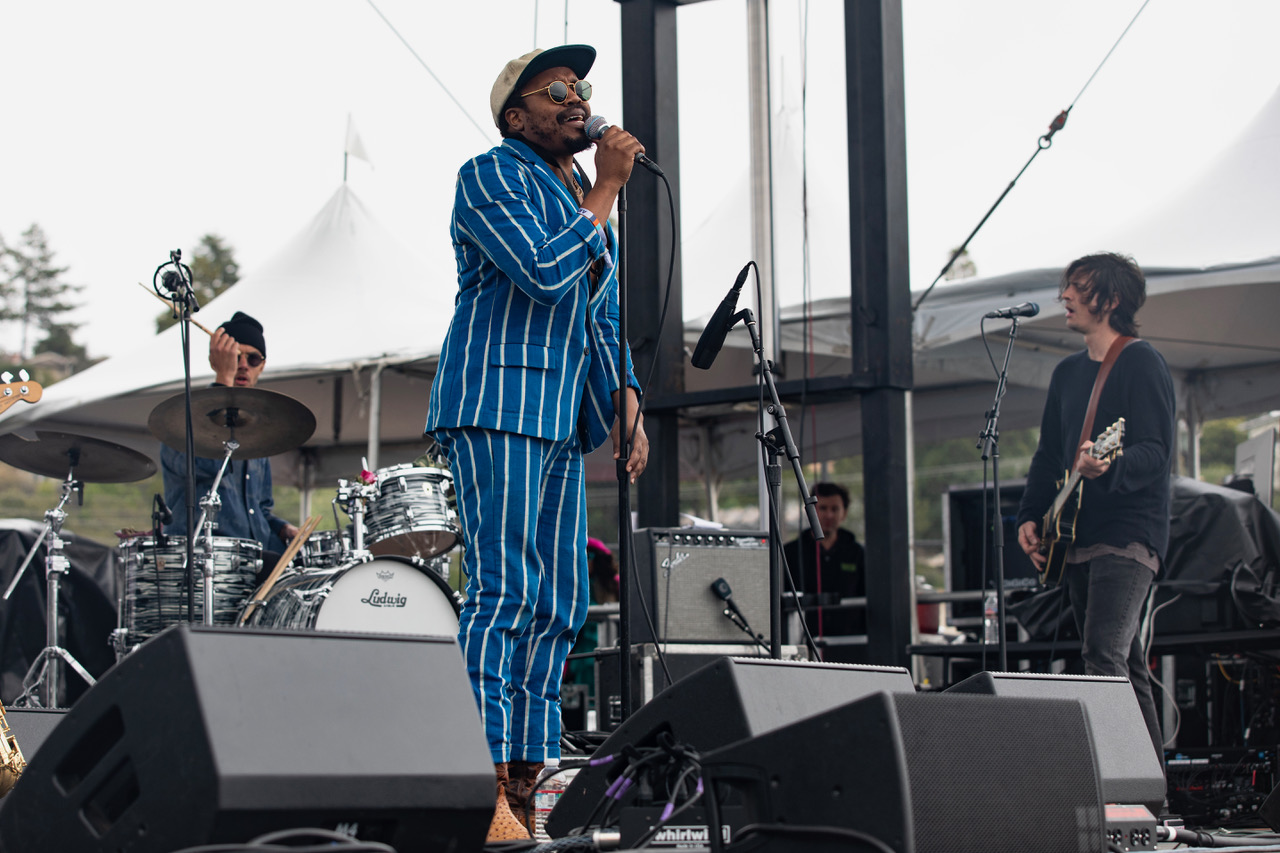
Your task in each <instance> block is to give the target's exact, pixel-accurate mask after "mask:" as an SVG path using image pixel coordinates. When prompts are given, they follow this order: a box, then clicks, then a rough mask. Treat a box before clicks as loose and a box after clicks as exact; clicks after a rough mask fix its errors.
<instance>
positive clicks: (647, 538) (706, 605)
mask: <svg viewBox="0 0 1280 853" xmlns="http://www.w3.org/2000/svg"><path fill="white" fill-rule="evenodd" d="M632 541H633V542H634V544H635V558H636V565H637V566H638V567H639V576H640V577H639V583H638V584H637V589H636V590H635V593H636V594H635V595H632V596H630V599H629V601H630V615H631V641H632V642H633V643H653V642H664V643H741V642H743V641H744V640H747V636H746V635H745V634H744V633H743V632H742V630H741V629H739V628H738V627H737V626H735V625H734V624H733V623H732V622H730V621H729V619H728V617H726V616H725V615H724V602H723V601H722V600H721V599H719V598H717V597H716V595H715V593H713V592H712V591H711V584H712V582H714V581H716V580H717V579H719V578H724V579H725V580H726V581H727V582H728V583H729V588H730V589H731V590H732V592H733V600H734V601H735V602H737V604H738V608H739V609H740V610H741V611H742V614H743V616H745V617H746V619H747V622H748V624H750V626H751V627H752V629H753V630H754V631H755V632H756V633H757V634H763V635H764V640H765V642H766V643H768V642H769V538H768V536H766V535H765V534H764V533H760V532H758V531H746V530H710V529H706V528H697V527H673V528H657V527H650V528H645V529H643V530H637V531H636V532H635V536H634V538H633V539H632ZM641 597H643V599H644V603H645V604H647V605H648V610H649V615H650V617H651V618H652V619H653V626H652V627H650V625H649V620H648V619H646V618H645V611H644V610H643V609H642V608H641V603H640V601H639V599H640V598H641ZM655 632H656V637H655Z"/></svg>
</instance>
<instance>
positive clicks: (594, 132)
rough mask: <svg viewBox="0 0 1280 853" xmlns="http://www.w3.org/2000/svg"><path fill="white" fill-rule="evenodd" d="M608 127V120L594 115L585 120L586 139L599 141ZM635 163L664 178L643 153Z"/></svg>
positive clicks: (637, 156) (638, 155) (656, 165)
mask: <svg viewBox="0 0 1280 853" xmlns="http://www.w3.org/2000/svg"><path fill="white" fill-rule="evenodd" d="M609 127H610V124H609V120H608V119H607V118H605V117H604V116H602V115H594V116H592V117H591V118H589V119H587V139H593V140H595V139H600V138H601V137H602V136H604V132H605V131H606V130H608V129H609ZM636 162H637V163H639V164H640V165H641V166H644V167H645V168H646V169H648V170H649V171H650V172H653V173H654V174H655V175H659V176H661V177H666V175H664V174H663V172H662V170H661V169H659V168H658V164H657V163H655V162H653V161H652V160H650V159H649V158H648V157H646V156H645V155H644V153H643V152H641V153H639V154H637V155H636Z"/></svg>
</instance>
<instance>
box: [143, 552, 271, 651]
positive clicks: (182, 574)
mask: <svg viewBox="0 0 1280 853" xmlns="http://www.w3.org/2000/svg"><path fill="white" fill-rule="evenodd" d="M160 541H163V542H164V544H163V545H161V544H159V543H160ZM202 547H203V545H197V546H196V549H197V550H196V555H195V556H196V566H197V569H196V571H195V587H194V591H193V598H194V600H195V621H196V622H197V623H202V622H204V575H203V573H202V572H201V571H200V569H199V568H198V567H199V565H200V558H201V557H202V556H203V552H202V551H201V548H202ZM120 557H121V564H122V565H123V566H124V583H123V584H122V585H121V589H122V590H123V592H122V594H121V597H120V600H119V602H118V603H119V610H118V618H119V624H118V628H119V629H120V630H122V631H123V632H124V637H123V641H124V644H125V648H126V649H132V648H133V647H134V646H136V645H138V644H139V643H141V642H144V641H145V640H148V639H150V638H151V637H153V636H155V635H156V634H158V633H160V632H161V631H163V630H164V629H165V628H168V627H169V626H170V625H175V624H177V623H179V622H186V621H188V620H187V571H186V564H187V537H185V536H165V537H162V539H157V538H156V537H153V536H143V537H139V538H137V539H131V540H129V541H127V542H123V543H121V545H120ZM261 568H262V545H261V543H259V542H257V541H256V540H253V539H232V538H230V537H227V536H215V537H213V624H215V625H235V624H236V619H237V616H238V615H239V613H240V608H241V606H242V605H243V604H244V603H245V601H246V600H248V598H249V596H250V595H252V594H253V590H254V589H255V587H256V581H257V576H258V571H259V569H261Z"/></svg>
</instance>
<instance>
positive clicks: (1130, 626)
mask: <svg viewBox="0 0 1280 853" xmlns="http://www.w3.org/2000/svg"><path fill="white" fill-rule="evenodd" d="M1154 576H1155V573H1154V572H1152V571H1151V569H1149V568H1147V567H1146V566H1144V565H1142V564H1141V563H1138V562H1135V561H1134V560H1130V559H1128V558H1126V557H1117V556H1113V555H1110V554H1104V555H1102V556H1099V557H1094V558H1093V559H1092V560H1090V561H1089V562H1087V563H1068V564H1067V567H1066V571H1065V572H1064V573H1063V585H1064V586H1065V587H1066V588H1067V597H1068V600H1069V601H1070V602H1071V610H1072V612H1073V613H1074V614H1075V619H1076V627H1078V628H1079V629H1080V637H1081V639H1082V645H1081V650H1080V656H1081V657H1083V658H1084V665H1085V673H1086V674H1088V675H1118V676H1120V677H1122V678H1128V679H1129V682H1130V683H1131V684H1132V685H1133V692H1134V693H1135V694H1136V695H1137V697H1138V707H1140V708H1141V709H1142V717H1143V719H1144V720H1145V721H1146V724H1147V731H1148V732H1149V733H1150V734H1151V743H1152V746H1154V747H1155V751H1156V757H1157V758H1158V759H1159V761H1160V766H1161V767H1164V736H1163V735H1162V734H1161V733H1160V717H1159V715H1158V714H1157V713H1156V702H1155V698H1154V697H1153V696H1152V694H1151V671H1150V670H1149V669H1148V668H1147V660H1146V656H1145V655H1143V654H1142V643H1141V641H1140V640H1139V638H1138V625H1139V623H1140V622H1141V620H1142V610H1143V605H1144V604H1145V603H1146V600H1147V590H1148V589H1149V588H1150V587H1151V581H1152V579H1153V578H1154Z"/></svg>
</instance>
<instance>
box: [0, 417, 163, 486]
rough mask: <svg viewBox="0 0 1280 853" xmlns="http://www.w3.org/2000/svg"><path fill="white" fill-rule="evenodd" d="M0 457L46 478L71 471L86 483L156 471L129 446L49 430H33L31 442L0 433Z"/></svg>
mask: <svg viewBox="0 0 1280 853" xmlns="http://www.w3.org/2000/svg"><path fill="white" fill-rule="evenodd" d="M0 459H3V460H4V461H5V462H8V463H9V464H10V465H12V466H13V467H15V468H21V469H22V470H23V471H30V472H31V473H33V474H43V475H44V476H46V477H57V478H59V479H65V478H66V476H67V474H68V473H72V474H73V476H74V477H75V479H77V480H83V481H84V482H86V483H132V482H134V481H135V480H145V479H146V478H147V477H150V476H151V475H152V474H154V473H155V472H156V463H154V462H152V461H151V460H150V459H148V458H147V457H146V456H145V455H144V454H142V453H139V452H138V451H136V450H134V449H133V448H131V447H124V446H123V445H120V444H114V443H112V442H110V441H103V440H102V439H100V438H89V437H88V436H84V435H70V434H68V433H63V432H50V431H48V430H36V438H35V440H34V441H31V440H29V439H25V438H23V437H22V436H19V435H15V434H13V433H10V434H9V435H0Z"/></svg>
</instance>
